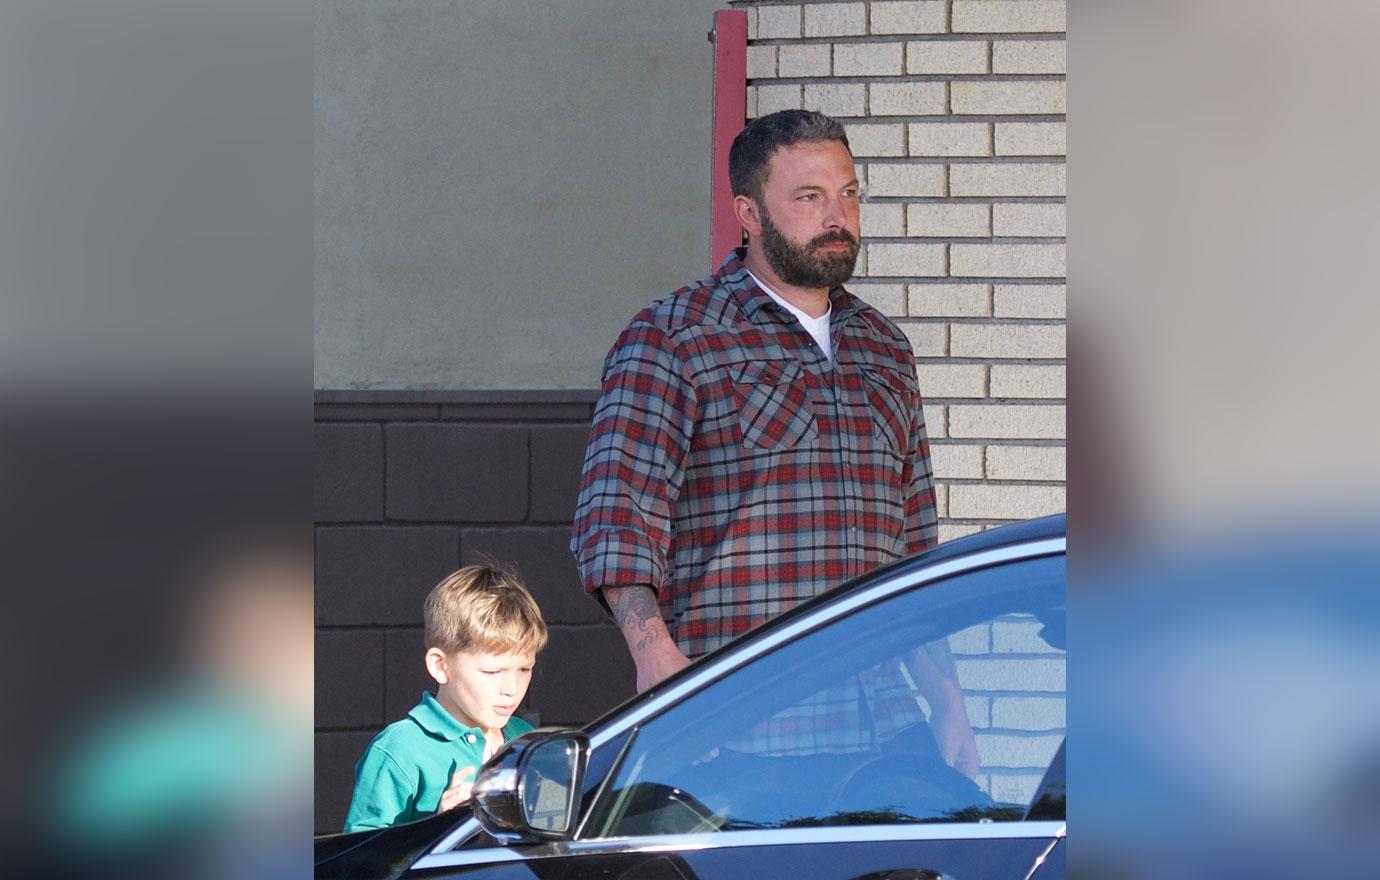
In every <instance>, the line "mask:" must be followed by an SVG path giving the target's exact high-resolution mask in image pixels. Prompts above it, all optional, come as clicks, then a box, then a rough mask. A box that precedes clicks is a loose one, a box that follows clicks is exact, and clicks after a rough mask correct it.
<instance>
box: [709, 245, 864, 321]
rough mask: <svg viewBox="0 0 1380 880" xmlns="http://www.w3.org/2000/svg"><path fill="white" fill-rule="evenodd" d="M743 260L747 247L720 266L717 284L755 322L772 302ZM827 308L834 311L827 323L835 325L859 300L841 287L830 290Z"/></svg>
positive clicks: (736, 251) (854, 308) (846, 316)
mask: <svg viewBox="0 0 1380 880" xmlns="http://www.w3.org/2000/svg"><path fill="white" fill-rule="evenodd" d="M746 259H747V248H745V247H740V248H736V249H735V250H733V251H732V252H731V253H729V255H728V257H727V258H726V259H725V260H724V261H723V264H722V265H721V266H720V267H719V277H720V283H722V284H723V285H724V286H726V287H728V288H729V289H730V290H731V291H732V292H733V295H734V297H735V298H736V299H737V300H738V305H739V307H740V308H742V310H743V314H745V315H746V316H747V317H748V320H753V321H755V320H756V318H755V315H756V314H757V312H758V311H759V310H760V309H761V308H762V307H763V306H765V305H767V304H768V303H772V302H774V300H773V299H772V298H771V297H770V296H768V295H767V292H766V291H765V290H763V289H762V288H761V287H760V286H758V285H757V283H756V282H755V281H754V280H753V278H752V275H751V273H749V272H748V270H747V266H746V265H745V264H744V262H743V261H744V260H746ZM829 308H830V309H832V310H833V317H832V318H831V319H830V321H829V323H830V324H831V325H834V324H838V323H839V322H841V321H844V320H846V319H847V318H848V317H849V316H851V315H852V314H853V313H854V312H856V311H857V310H858V299H857V297H855V296H853V294H851V293H849V292H848V291H847V290H844V289H843V286H842V285H840V286H838V287H835V288H834V289H833V290H831V291H829Z"/></svg>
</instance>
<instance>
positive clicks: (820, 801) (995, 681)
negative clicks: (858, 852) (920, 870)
mask: <svg viewBox="0 0 1380 880" xmlns="http://www.w3.org/2000/svg"><path fill="white" fill-rule="evenodd" d="M1063 584H1064V575H1063V558H1062V557H1049V558H1045V559H1040V560H1030V561H1025V562H1020V563H1013V564H1009V565H1004V566H999V567H995V568H990V569H985V570H983V571H980V572H975V573H971V574H967V575H963V576H960V577H956V578H952V579H950V580H948V581H946V582H943V583H940V584H936V585H934V586H933V587H930V588H926V589H923V590H914V591H911V592H909V593H907V594H905V595H901V596H896V597H893V598H891V599H888V600H887V601H885V602H882V603H879V604H877V605H874V606H872V607H870V608H867V609H865V610H862V611H859V612H856V613H854V614H852V615H851V616H848V617H846V618H844V619H842V620H839V621H836V622H834V623H832V624H830V625H829V626H827V627H825V628H824V629H822V630H819V631H816V632H814V633H811V634H810V635H808V636H806V637H804V638H802V639H799V640H797V641H795V642H793V643H791V644H789V645H787V646H785V647H783V648H781V649H780V650H778V651H776V652H774V653H773V654H771V655H769V656H767V657H763V658H759V659H758V660H756V661H755V662H752V663H750V664H747V665H746V666H745V667H744V668H742V669H739V670H737V671H736V672H734V673H733V674H732V675H730V676H728V677H727V678H725V679H723V680H721V681H719V682H717V683H715V684H714V685H712V686H710V687H708V688H706V689H705V690H703V691H701V692H699V693H698V694H696V695H694V696H693V697H691V698H689V699H687V700H686V701H684V702H682V703H680V704H679V705H677V706H675V707H674V708H672V709H670V710H669V711H667V712H666V713H664V714H662V715H661V716H659V717H657V718H655V719H654V720H652V721H650V722H648V723H647V724H646V725H645V726H644V727H643V728H642V730H641V731H640V733H639V734H638V736H637V738H636V740H635V741H634V742H633V744H632V747H631V749H630V750H629V754H628V755H627V757H626V759H625V760H624V761H623V763H622V766H621V768H620V769H619V771H618V776H617V778H616V779H615V780H614V781H613V784H611V785H610V786H609V787H608V788H607V789H606V791H605V793H604V795H603V796H602V797H601V798H600V801H599V803H597V804H596V805H595V807H594V812H593V814H592V816H591V819H590V821H589V823H588V825H587V830H586V832H585V836H587V837H589V836H593V837H608V836H619V837H621V836H635V835H648V834H683V833H695V832H702V831H714V830H740V829H754V828H792V827H811V826H821V825H856V824H891V823H898V822H986V821H998V822H1000V821H1015V820H1020V819H1022V818H1023V817H1024V816H1025V814H1026V811H1027V809H1028V807H1029V805H1030V801H1031V798H1032V796H1033V795H1034V793H1035V790H1036V788H1037V787H1038V786H1039V784H1040V781H1041V778H1042V776H1043V775H1044V773H1045V770H1046V768H1047V767H1048V766H1049V764H1050V761H1051V759H1052V758H1053V757H1054V755H1055V752H1056V751H1057V750H1058V748H1059V745H1060V743H1061V742H1062V741H1063V736H1064V644H1063V642H1064V638H1063V615H1064V612H1063V605H1064V590H1063ZM945 706H947V707H949V708H948V711H945V709H944V707H945Z"/></svg>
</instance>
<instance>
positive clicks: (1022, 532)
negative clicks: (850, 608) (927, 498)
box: [769, 513, 1068, 623]
mask: <svg viewBox="0 0 1380 880" xmlns="http://www.w3.org/2000/svg"><path fill="white" fill-rule="evenodd" d="M1067 533H1068V514H1064V513H1059V514H1055V515H1053V516H1044V517H1040V518H1039V519H1029V520H1025V521H1023V522H1018V523H1010V524H1008V525H1003V526H997V527H996V528H994V529H987V530H986V531H982V532H977V533H975V534H972V535H965V536H964V537H962V538H955V539H954V540H952V541H946V542H944V543H943V544H939V545H936V546H934V547H931V548H929V549H928V550H922V551H920V552H919V553H915V554H912V555H910V556H907V557H905V558H904V559H898V560H896V561H895V562H892V563H889V564H887V565H884V566H882V567H881V568H878V569H874V570H873V571H870V572H868V573H867V574H865V575H862V576H860V577H856V578H854V579H853V580H851V581H846V582H845V583H843V584H840V585H839V586H837V587H834V588H833V589H831V590H826V591H825V592H823V593H820V594H819V595H818V596H815V597H814V598H813V599H810V600H809V601H807V602H802V603H801V604H800V605H797V606H796V607H794V608H792V609H791V610H790V611H787V612H786V613H785V614H782V615H780V616H779V617H776V618H774V619H773V620H772V621H769V623H775V621H777V620H780V619H781V618H783V617H788V616H789V617H794V616H797V613H798V612H802V611H804V610H805V609H810V608H817V607H819V606H820V605H822V604H827V603H829V602H832V601H835V600H837V599H839V598H841V597H843V596H845V595H848V594H849V593H852V592H854V591H856V590H863V589H867V588H868V587H869V586H871V585H872V584H875V583H877V582H878V581H882V580H886V579H888V578H892V577H895V576H896V575H898V574H901V573H902V572H906V571H911V570H914V569H917V568H924V567H927V566H930V565H934V564H935V563H938V562H945V561H947V560H951V559H958V558H960V557H963V556H971V555H975V554H978V553H984V552H986V551H988V550H994V549H996V548H998V547H1010V546H1013V545H1016V544H1027V543H1032V542H1035V541H1043V540H1048V539H1050V538H1063V537H1066V536H1067Z"/></svg>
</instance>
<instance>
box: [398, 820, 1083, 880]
mask: <svg viewBox="0 0 1380 880" xmlns="http://www.w3.org/2000/svg"><path fill="white" fill-rule="evenodd" d="M1067 827H1068V826H1067V824H1066V823H1064V822H947V823H935V824H922V825H830V826H822V827H819V828H762V829H754V830H749V831H709V832H703V833H700V834H658V835H649V836H646V837H601V838H598V839H595V840H562V841H555V842H552V843H550V844H538V845H535V846H530V847H527V848H524V849H522V850H515V849H510V848H508V847H494V848H490V849H471V850H454V851H452V852H445V853H433V854H431V855H427V856H423V857H422V858H421V859H419V860H418V861H417V863H416V864H415V865H414V866H413V867H414V868H417V869H418V870H421V869H428V868H454V867H462V866H466V865H480V864H486V863H497V862H518V861H529V860H533V859H555V858H568V857H570V856H580V855H620V854H628V853H658V852H665V853H680V852H700V851H702V850H710V849H728V848H742V847H757V846H801V845H806V844H821V843H824V844H829V843H835V844H838V843H842V844H847V843H859V844H866V843H881V842H886V841H898V840H900V841H905V840H914V841H925V840H935V841H938V840H1049V841H1050V843H1051V845H1053V844H1054V843H1057V842H1058V841H1059V840H1060V839H1061V838H1063V837H1064V836H1065V834H1066V830H1067Z"/></svg>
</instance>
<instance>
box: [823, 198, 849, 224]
mask: <svg viewBox="0 0 1380 880" xmlns="http://www.w3.org/2000/svg"><path fill="white" fill-rule="evenodd" d="M847 220H848V215H847V214H846V213H844V210H843V199H840V198H825V199H824V208H823V215H822V216H821V217H820V221H821V222H822V223H823V224H824V228H825V229H842V228H843V226H844V224H845V223H846V222H847Z"/></svg>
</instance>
